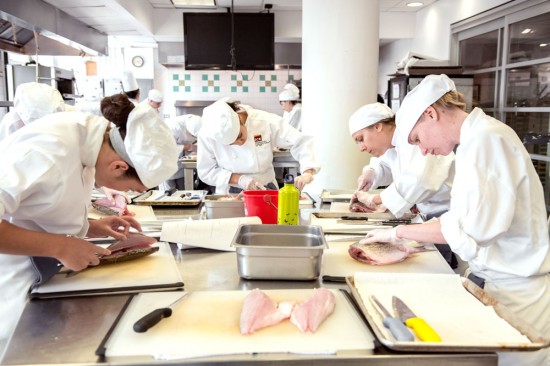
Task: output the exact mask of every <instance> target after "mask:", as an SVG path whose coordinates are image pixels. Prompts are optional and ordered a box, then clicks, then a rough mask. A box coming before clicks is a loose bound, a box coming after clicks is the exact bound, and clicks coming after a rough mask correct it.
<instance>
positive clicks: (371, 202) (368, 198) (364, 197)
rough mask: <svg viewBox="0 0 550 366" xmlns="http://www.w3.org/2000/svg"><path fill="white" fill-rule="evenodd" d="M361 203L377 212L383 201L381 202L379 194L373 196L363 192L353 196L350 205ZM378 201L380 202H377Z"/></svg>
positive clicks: (357, 192)
mask: <svg viewBox="0 0 550 366" xmlns="http://www.w3.org/2000/svg"><path fill="white" fill-rule="evenodd" d="M377 197H378V198H377ZM356 201H359V202H361V203H362V204H364V205H365V206H366V207H367V208H370V209H371V210H375V209H377V208H378V206H380V205H382V201H381V200H380V195H379V194H372V193H367V192H363V191H356V192H355V193H354V194H353V196H351V201H350V204H352V203H354V202H356ZM376 201H379V203H378V202H376Z"/></svg>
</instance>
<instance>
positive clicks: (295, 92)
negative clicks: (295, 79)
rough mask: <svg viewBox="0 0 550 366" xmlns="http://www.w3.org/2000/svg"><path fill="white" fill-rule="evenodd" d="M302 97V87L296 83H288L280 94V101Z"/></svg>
mask: <svg viewBox="0 0 550 366" xmlns="http://www.w3.org/2000/svg"><path fill="white" fill-rule="evenodd" d="M299 98H300V89H298V87H297V86H296V85H294V84H286V85H285V87H284V90H283V91H282V92H281V94H279V101H280V102H284V101H289V100H298V99H299Z"/></svg>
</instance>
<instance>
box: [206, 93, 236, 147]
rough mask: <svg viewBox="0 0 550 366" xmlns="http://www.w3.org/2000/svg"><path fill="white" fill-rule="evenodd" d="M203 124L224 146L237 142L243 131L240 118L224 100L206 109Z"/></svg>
mask: <svg viewBox="0 0 550 366" xmlns="http://www.w3.org/2000/svg"><path fill="white" fill-rule="evenodd" d="M202 123H203V124H204V125H205V126H208V129H209V130H210V131H211V132H212V134H213V135H214V138H215V139H216V140H217V141H219V142H221V143H222V144H223V145H230V144H232V143H233V142H235V140H236V139H237V136H239V131H240V129H241V123H240V121H239V116H238V115H237V113H236V112H235V111H234V110H233V109H231V107H230V106H229V105H228V104H227V103H226V102H225V101H224V99H221V100H218V101H217V102H215V103H213V104H211V105H209V106H208V107H206V108H204V110H203V113H202Z"/></svg>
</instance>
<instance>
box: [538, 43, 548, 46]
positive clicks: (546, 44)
mask: <svg viewBox="0 0 550 366" xmlns="http://www.w3.org/2000/svg"><path fill="white" fill-rule="evenodd" d="M546 46H548V43H541V44H539V47H546Z"/></svg>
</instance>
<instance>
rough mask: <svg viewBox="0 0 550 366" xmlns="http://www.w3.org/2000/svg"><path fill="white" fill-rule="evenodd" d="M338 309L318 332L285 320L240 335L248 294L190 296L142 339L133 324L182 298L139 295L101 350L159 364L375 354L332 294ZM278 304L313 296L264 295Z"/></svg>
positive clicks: (304, 292) (360, 326) (361, 327)
mask: <svg viewBox="0 0 550 366" xmlns="http://www.w3.org/2000/svg"><path fill="white" fill-rule="evenodd" d="M331 291H333V293H334V295H335V296H336V307H335V309H334V312H333V313H332V315H331V316H330V317H328V318H327V319H326V320H325V322H324V323H323V324H321V326H320V327H319V329H317V332H315V333H313V334H311V333H302V332H300V330H298V328H297V327H296V326H295V325H294V324H292V323H290V321H289V320H284V321H283V322H281V323H279V324H277V325H274V326H271V327H267V328H263V329H260V330H258V331H256V332H255V333H253V334H251V335H241V334H240V330H239V320H240V314H241V309H242V303H243V299H244V297H245V296H246V295H247V294H248V293H249V291H199V292H191V293H189V294H188V295H187V296H186V297H185V298H184V299H183V300H182V301H181V302H179V303H178V304H176V305H175V306H174V308H173V313H172V316H171V317H169V318H166V319H163V320H162V321H161V322H160V323H158V324H157V325H155V326H154V327H153V328H151V329H149V330H148V331H147V332H145V333H136V332H134V331H133V329H132V326H133V324H134V323H135V322H136V321H137V320H138V319H140V318H141V317H142V316H144V315H145V314H147V313H149V312H150V311H152V310H154V309H156V308H159V307H164V306H167V305H168V304H170V303H171V302H172V301H174V300H175V299H177V298H179V297H180V296H181V295H182V293H181V292H180V293H174V292H172V293H170V292H166V293H143V294H139V295H137V296H136V297H134V299H133V300H132V302H131V303H130V305H129V306H128V308H127V310H126V311H125V313H124V315H123V316H122V318H121V319H120V321H119V323H118V324H117V326H116V328H115V330H114V332H113V333H112V335H111V336H110V338H109V339H108V341H107V342H106V344H105V351H106V352H105V355H106V356H108V357H117V356H144V357H148V358H150V357H154V358H163V359H173V358H193V357H207V356H216V355H229V354H250V353H273V352H275V353H307V354H332V353H336V352H338V351H342V350H367V349H373V347H374V345H373V337H372V334H371V333H370V331H369V330H368V329H367V327H366V325H365V323H364V322H363V320H362V319H361V318H360V317H359V315H358V314H357V311H356V310H355V308H354V307H353V305H352V304H351V302H350V301H349V300H348V298H347V297H345V295H344V294H343V293H342V292H341V291H338V290H331ZM265 292H266V293H267V294H268V295H269V296H270V297H271V298H272V299H274V300H275V301H277V302H280V301H288V300H293V301H296V302H303V301H305V300H306V299H308V298H309V297H310V296H311V295H312V294H313V290H308V289H299V290H298V289H288V290H269V291H265Z"/></svg>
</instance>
